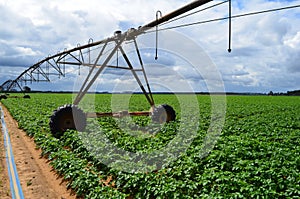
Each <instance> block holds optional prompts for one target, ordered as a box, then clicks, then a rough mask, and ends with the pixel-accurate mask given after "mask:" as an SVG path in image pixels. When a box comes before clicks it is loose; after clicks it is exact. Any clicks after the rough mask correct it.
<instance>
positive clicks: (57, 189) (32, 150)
mask: <svg viewBox="0 0 300 199" xmlns="http://www.w3.org/2000/svg"><path fill="white" fill-rule="evenodd" d="M2 108H3V111H4V120H5V122H6V126H7V129H8V132H9V135H10V141H11V145H12V149H13V154H14V158H15V163H16V166H17V170H18V175H19V179H20V182H21V186H22V190H23V194H24V198H26V199H46V198H51V199H56V198H58V199H75V198H76V195H75V194H74V193H73V192H72V191H71V190H67V189H66V182H64V181H63V179H62V178H61V177H59V176H58V175H57V174H56V173H55V171H54V170H53V168H52V167H51V166H50V165H49V162H48V160H47V159H46V158H43V157H41V155H40V154H41V150H38V149H36V145H35V143H34V141H33V139H32V138H30V137H28V136H27V135H26V133H25V132H24V131H22V130H20V129H18V124H17V122H16V121H15V120H14V119H13V118H12V117H11V115H10V113H9V112H8V111H7V109H6V108H5V107H4V106H3V105H2ZM1 135H2V136H1V144H0V198H1V199H6V198H11V196H10V195H11V194H10V191H9V178H8V175H7V168H6V162H5V161H6V160H5V151H4V146H3V134H2V132H1Z"/></svg>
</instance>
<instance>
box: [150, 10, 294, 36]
mask: <svg viewBox="0 0 300 199" xmlns="http://www.w3.org/2000/svg"><path fill="white" fill-rule="evenodd" d="M298 7H300V5H294V6H288V7H281V8H275V9H270V10H263V11H257V12H250V13H245V14H238V15H233V16H231V19H234V18H240V17H246V16H251V15H258V14H263V13H268V12H275V11H281V10H288V9H293V8H298ZM228 19H230V17H229V16H228V17H221V18H216V19H210V20H205V21H198V22H193V23H187V24H181V25H177V26H172V27H168V28H161V29H158V31H164V30H171V29H176V28H183V27H187V26H193V25H199V24H205V23H210V22H216V21H223V20H228ZM163 25H164V24H163ZM152 32H154V31H153V30H152V31H147V33H152Z"/></svg>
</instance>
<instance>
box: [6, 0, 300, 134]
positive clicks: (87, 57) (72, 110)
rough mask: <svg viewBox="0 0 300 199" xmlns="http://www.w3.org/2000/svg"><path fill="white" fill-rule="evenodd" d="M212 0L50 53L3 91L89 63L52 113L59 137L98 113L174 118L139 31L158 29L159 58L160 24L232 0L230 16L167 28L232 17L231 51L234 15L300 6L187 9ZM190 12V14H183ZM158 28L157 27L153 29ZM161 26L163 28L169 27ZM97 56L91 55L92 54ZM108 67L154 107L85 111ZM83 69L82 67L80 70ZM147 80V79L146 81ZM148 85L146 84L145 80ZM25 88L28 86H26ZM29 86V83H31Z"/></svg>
mask: <svg viewBox="0 0 300 199" xmlns="http://www.w3.org/2000/svg"><path fill="white" fill-rule="evenodd" d="M210 1H212V0H196V1H193V2H191V3H189V4H187V5H185V6H183V7H181V8H179V9H177V10H175V11H173V12H171V13H169V14H167V15H165V16H162V14H161V12H160V11H157V13H156V20H154V21H152V22H150V23H148V24H146V25H144V26H140V27H139V28H138V29H135V28H131V29H129V30H127V31H126V32H124V33H122V32H121V31H116V32H115V33H114V35H113V36H112V37H110V38H107V39H104V40H101V41H97V42H93V40H92V39H90V40H89V42H88V44H86V45H83V46H80V45H79V44H78V45H77V47H75V48H73V49H71V50H67V49H65V50H64V52H58V53H57V54H55V55H52V56H50V55H49V56H48V57H47V58H45V59H43V60H42V61H39V62H37V63H36V64H34V65H32V66H31V67H29V68H28V69H26V70H25V71H24V72H23V73H21V74H20V75H19V76H18V77H17V78H16V79H15V80H8V81H6V82H4V83H3V84H2V85H1V86H0V92H8V91H12V90H14V89H15V88H17V87H18V88H20V89H21V91H23V92H24V93H25V92H26V89H22V87H21V85H22V83H23V82H25V84H26V82H40V81H47V82H49V81H50V75H55V76H58V77H59V78H60V77H64V76H65V75H66V65H70V66H77V67H79V69H80V67H81V66H85V67H89V69H90V70H89V73H88V75H87V77H86V78H85V80H84V82H83V84H82V86H81V88H80V90H79V92H78V94H77V96H76V98H75V100H74V102H73V104H67V105H64V106H62V107H59V108H58V109H57V110H55V111H54V112H53V114H52V116H51V117H50V123H49V124H50V129H51V132H52V134H53V135H54V136H55V137H58V138H59V137H60V136H61V135H62V134H63V133H64V132H65V131H66V130H68V129H75V130H79V131H83V130H84V129H85V126H86V122H87V118H97V117H106V116H107V117H118V118H120V117H124V116H151V118H152V121H153V122H155V123H165V122H170V121H174V120H175V118H176V113H175V111H174V109H173V108H172V107H171V106H170V105H167V104H163V105H160V106H156V105H155V102H154V99H153V96H152V92H151V88H150V85H149V82H148V79H147V75H146V71H145V69H144V65H143V60H142V56H141V53H140V50H139V47H138V44H137V40H136V38H137V37H138V36H139V35H142V34H146V33H149V32H156V56H155V59H157V41H158V39H157V38H158V26H159V25H165V24H167V23H170V22H173V21H175V20H178V19H181V18H184V17H186V16H189V15H192V14H195V13H197V12H200V11H203V10H206V9H209V8H212V7H214V6H218V5H221V4H223V3H226V2H228V3H229V16H228V17H223V18H218V19H212V20H206V21H200V22H196V23H189V24H184V25H180V26H174V27H170V28H165V29H173V28H178V27H186V26H190V25H197V24H203V23H208V22H214V21H220V20H228V21H229V48H228V52H231V19H233V18H238V17H244V16H250V15H256V14H262V13H266V12H273V11H280V10H286V9H292V8H299V7H300V5H295V6H289V7H282V8H277V9H270V10H264V11H258V12H252V13H246V14H240V15H235V16H232V15H231V0H224V1H223V2H220V3H217V4H215V5H212V6H208V7H206V8H203V9H201V10H200V11H195V12H192V13H187V12H189V11H191V10H193V9H195V8H197V7H200V6H202V5H204V4H206V3H208V2H210ZM184 13H187V14H186V15H183V14H184ZM154 28H156V30H151V29H154ZM165 29H160V30H165ZM128 43H130V44H131V45H133V48H134V49H135V56H136V57H137V60H138V61H137V63H138V64H136V63H135V62H134V61H133V60H131V57H130V56H129V55H128V53H126V51H125V49H124V48H123V46H122V44H128ZM92 53H93V56H94V57H95V59H93V60H92V59H91V54H92ZM119 53H120V54H121V56H120V57H122V58H123V60H124V63H125V65H127V66H119V63H118V58H117V64H116V65H112V64H111V63H112V59H113V57H114V56H115V55H116V56H117V57H119ZM134 65H135V66H136V65H140V66H139V68H136V67H134ZM105 68H114V69H121V70H128V71H130V72H131V73H132V75H133V76H134V78H135V80H136V81H137V83H138V85H139V86H140V88H141V90H142V92H143V94H144V95H145V97H146V99H147V101H148V102H149V104H150V106H151V108H150V111H144V112H128V111H121V112H109V113H85V112H83V111H82V110H81V109H80V108H79V107H78V105H79V103H80V102H81V100H82V99H83V97H84V96H85V95H86V94H87V92H88V91H89V89H90V88H91V87H92V85H93V84H94V83H95V81H96V80H97V79H98V77H99V75H100V74H101V73H102V72H103V71H104V69H105ZM79 72H80V70H79ZM140 76H141V77H140ZM142 80H143V81H142ZM143 83H144V84H145V85H146V88H145V87H144V84H143ZM24 88H25V87H24ZM27 88H28V87H27ZM8 97H9V96H8V95H1V96H0V100H1V99H6V98H8ZM24 98H30V97H29V96H28V95H24Z"/></svg>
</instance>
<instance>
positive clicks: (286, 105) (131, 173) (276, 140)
mask: <svg viewBox="0 0 300 199" xmlns="http://www.w3.org/2000/svg"><path fill="white" fill-rule="evenodd" d="M127 97H128V96H126V95H124V96H121V95H120V96H117V98H116V97H115V96H112V95H110V94H99V95H96V96H93V95H91V96H88V97H87V99H85V100H84V101H83V103H82V104H81V105H80V107H81V108H82V109H83V110H84V111H99V112H101V111H111V110H112V109H117V108H118V107H123V105H122V99H125V98H127ZM190 97H191V96H189V95H184V96H181V98H183V99H184V100H185V101H189V98H190ZM115 98H116V99H115ZM154 98H155V101H156V103H157V104H162V103H168V104H170V105H172V106H173V107H174V109H175V110H176V114H177V119H176V121H175V122H172V123H169V124H166V125H163V126H159V125H156V124H152V123H151V121H150V119H149V118H148V117H136V118H122V119H113V118H98V119H88V121H89V123H88V126H87V128H86V131H85V132H77V131H67V132H66V133H65V134H64V135H63V136H62V138H61V139H56V138H54V137H53V136H52V134H51V133H50V129H49V126H48V123H49V117H50V115H51V114H52V111H53V110H55V109H56V108H57V107H59V106H62V105H64V104H68V103H71V102H72V96H71V95H70V94H32V95H31V99H20V98H19V99H13V98H11V99H6V100H2V101H1V102H2V103H3V104H4V105H5V106H6V107H7V108H8V109H9V111H10V113H11V114H12V115H13V117H14V118H15V119H16V120H17V121H18V124H19V127H20V128H22V129H24V130H25V131H26V133H27V134H28V135H29V136H32V137H34V140H35V142H36V145H37V147H39V148H41V149H42V151H43V152H42V155H43V156H45V157H47V158H48V159H49V160H51V161H50V164H51V165H52V166H53V168H54V169H55V170H56V171H57V172H58V173H59V174H60V175H62V176H63V177H64V179H66V180H68V182H69V183H68V186H69V187H70V188H72V189H74V190H75V191H76V193H77V195H78V196H85V197H86V198H223V197H224V198H230V197H232V198H254V197H255V198H263V197H266V198H298V197H300V185H299V182H300V103H299V101H300V98H299V97H283V96H227V105H226V121H225V124H224V126H223V128H222V133H221V135H220V138H219V139H218V140H217V142H216V144H215V146H214V148H213V150H211V151H209V153H208V154H207V156H205V157H202V156H200V155H199V154H201V151H202V150H203V147H202V144H203V140H204V138H205V135H206V132H207V130H208V128H209V125H210V123H211V121H212V117H211V98H210V96H201V95H199V96H197V100H198V104H197V106H199V114H200V115H199V117H198V120H199V121H193V118H195V115H193V111H192V108H193V107H190V108H191V110H185V109H188V108H189V107H188V106H184V107H182V104H181V103H180V101H179V100H178V99H177V97H176V95H155V96H154ZM118 100H120V101H118ZM125 105H126V104H125ZM128 108H129V110H131V111H143V110H149V108H150V107H149V105H148V104H147V101H146V100H145V99H144V96H142V95H133V96H131V97H130V99H129V105H128ZM183 112H188V113H190V114H191V115H190V116H189V115H188V116H187V117H189V118H190V119H189V122H186V121H185V122H186V123H187V124H184V125H185V126H184V129H181V131H182V132H183V133H184V134H183V135H185V134H186V135H189V133H190V132H193V131H195V129H196V130H197V132H196V134H195V135H194V136H193V137H192V138H193V139H192V140H191V142H189V143H188V147H187V148H185V149H182V150H180V149H181V148H180V147H183V146H184V144H183V143H184V142H185V141H186V140H185V138H186V139H189V138H190V137H188V136H186V137H184V136H181V138H182V140H179V142H178V143H177V145H176V144H174V148H175V149H178V150H180V152H181V153H180V155H179V156H178V157H176V158H174V159H172V160H170V161H166V160H165V159H163V158H164V157H165V156H164V155H165V154H164V153H163V149H164V148H166V147H169V146H170V143H172V141H173V140H174V139H176V136H177V134H178V133H181V132H179V131H178V129H180V128H179V126H180V125H183V124H182V123H183V122H182V117H183V116H182V114H181V113H183ZM196 118H197V117H196ZM197 122H198V123H197ZM194 123H197V125H198V126H197V127H198V128H194V127H195V126H193V125H192V124H194ZM116 149H117V150H116ZM116 151H118V152H117V153H116ZM156 151H162V153H161V154H160V153H155V152H156ZM145 154H146V155H145ZM147 154H153V156H151V157H150V159H149V156H147ZM151 158H152V159H151ZM160 158H161V159H160ZM145 159H147V160H148V161H145ZM152 160H153V162H154V163H155V164H153V165H151V164H149V162H151V161H152ZM157 160H160V161H157ZM158 162H161V163H162V164H158ZM140 164H143V165H145V164H147V165H148V166H149V167H147V168H145V169H146V170H145V172H140V170H137V167H139V166H140ZM124 165H125V166H126V167H125V166H124ZM124 168H126V169H124Z"/></svg>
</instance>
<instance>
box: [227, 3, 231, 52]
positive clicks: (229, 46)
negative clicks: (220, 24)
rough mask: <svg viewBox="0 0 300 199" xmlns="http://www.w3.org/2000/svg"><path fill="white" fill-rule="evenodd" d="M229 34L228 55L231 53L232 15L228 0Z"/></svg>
mask: <svg viewBox="0 0 300 199" xmlns="http://www.w3.org/2000/svg"><path fill="white" fill-rule="evenodd" d="M228 13H229V27H228V29H229V33H228V37H229V39H228V52H229V53H230V52H231V17H232V14H231V0H229V11H228Z"/></svg>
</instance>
